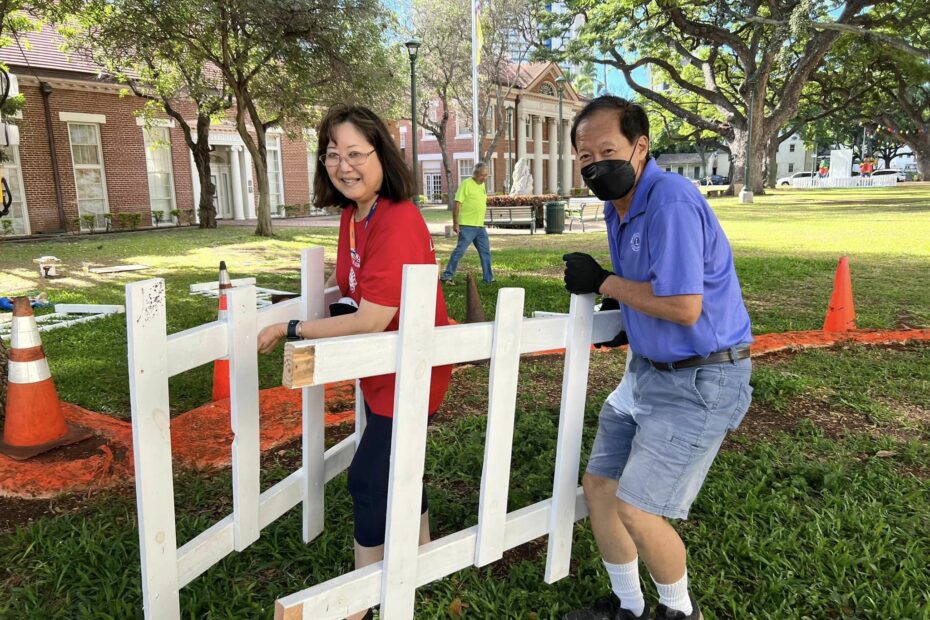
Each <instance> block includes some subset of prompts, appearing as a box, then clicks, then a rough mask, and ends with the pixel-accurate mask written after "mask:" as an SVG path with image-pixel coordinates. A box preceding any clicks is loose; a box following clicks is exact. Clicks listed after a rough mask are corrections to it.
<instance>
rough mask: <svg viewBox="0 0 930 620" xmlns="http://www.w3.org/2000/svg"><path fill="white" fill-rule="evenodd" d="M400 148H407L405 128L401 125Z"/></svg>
mask: <svg viewBox="0 0 930 620" xmlns="http://www.w3.org/2000/svg"><path fill="white" fill-rule="evenodd" d="M400 148H401V150H403V149H405V148H407V128H406V127H401V130H400Z"/></svg>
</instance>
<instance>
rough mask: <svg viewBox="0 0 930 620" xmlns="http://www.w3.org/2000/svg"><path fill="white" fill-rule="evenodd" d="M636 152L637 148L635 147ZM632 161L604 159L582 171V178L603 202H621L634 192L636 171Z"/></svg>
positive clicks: (631, 156)
mask: <svg viewBox="0 0 930 620" xmlns="http://www.w3.org/2000/svg"><path fill="white" fill-rule="evenodd" d="M633 152H636V147H635V146H634V147H633ZM632 159H633V153H630V159H627V160H623V159H602V160H601V161H597V162H594V163H593V164H588V165H587V166H585V167H584V168H582V169H581V178H582V179H584V182H585V185H587V186H588V187H589V188H591V191H592V192H594V195H595V196H597V197H598V198H600V199H601V200H620V199H621V198H625V197H626V195H627V194H629V193H630V192H631V191H633V186H634V185H635V184H636V170H635V169H634V168H633V164H632V163H630V162H631V160H632Z"/></svg>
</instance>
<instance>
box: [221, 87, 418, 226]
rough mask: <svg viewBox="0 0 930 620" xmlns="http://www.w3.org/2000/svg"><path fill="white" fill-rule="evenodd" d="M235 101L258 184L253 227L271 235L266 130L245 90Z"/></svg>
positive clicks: (239, 126) (238, 125)
mask: <svg viewBox="0 0 930 620" xmlns="http://www.w3.org/2000/svg"><path fill="white" fill-rule="evenodd" d="M236 101H237V105H239V106H242V108H240V109H239V110H237V114H236V130H237V131H238V132H239V137H240V138H242V142H243V143H244V144H245V148H247V149H248V150H249V154H250V155H251V156H252V164H253V165H254V166H255V183H256V185H258V208H257V210H256V214H255V215H256V217H257V218H258V225H257V226H256V227H255V234H256V235H257V236H259V237H271V236H272V235H273V234H274V233H273V231H272V227H271V185H270V184H269V183H268V148H267V147H266V146H265V138H266V136H267V133H268V131H267V128H266V127H265V126H264V125H263V124H262V122H261V118H260V117H259V115H258V109H257V108H256V107H255V103H254V102H253V101H252V100H251V99H250V97H249V94H248V93H247V92H239V93H236ZM245 110H248V112H249V119H250V120H251V121H252V127H253V129H254V130H255V137H254V138H253V137H252V134H250V133H249V128H248V127H247V126H246V124H245V115H244V112H245ZM414 139H416V136H414Z"/></svg>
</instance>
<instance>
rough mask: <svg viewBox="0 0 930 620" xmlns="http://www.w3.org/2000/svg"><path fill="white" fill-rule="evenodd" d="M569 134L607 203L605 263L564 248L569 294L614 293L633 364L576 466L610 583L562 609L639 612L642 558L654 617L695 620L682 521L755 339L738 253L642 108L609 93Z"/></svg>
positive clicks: (595, 613) (643, 613) (739, 390)
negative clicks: (659, 150) (652, 132)
mask: <svg viewBox="0 0 930 620" xmlns="http://www.w3.org/2000/svg"><path fill="white" fill-rule="evenodd" d="M571 140H572V145H573V146H574V147H575V152H576V157H577V160H578V163H579V165H580V166H581V175H582V178H583V179H584V181H585V183H586V184H587V185H588V187H589V188H590V189H591V190H592V191H593V192H594V193H595V195H597V197H598V198H600V199H601V200H604V201H605V206H604V221H605V222H606V224H607V241H608V246H609V250H610V256H611V262H612V266H613V271H609V270H607V269H604V268H603V267H601V265H600V264H598V262H597V261H596V260H595V259H594V258H592V257H591V256H590V255H588V254H583V253H580V252H573V253H571V254H566V255H565V256H564V257H563V259H564V260H565V263H566V266H565V286H566V288H567V289H568V291H569V292H570V293H574V294H589V293H596V294H600V295H604V296H607V297H610V298H612V299H614V300H616V301H617V302H618V303H619V304H620V309H621V312H622V315H623V324H624V327H625V331H626V337H627V338H628V340H629V343H630V350H629V352H628V354H627V355H628V356H629V359H628V367H627V371H626V372H625V373H624V375H623V379H622V380H621V382H620V385H619V386H618V388H617V389H616V390H615V391H614V393H613V394H611V395H610V397H609V398H608V399H607V402H605V403H604V406H603V408H602V409H601V414H600V418H599V421H598V429H597V435H596V436H595V439H594V445H593V447H592V448H591V456H590V458H589V460H588V466H587V471H586V472H585V475H584V482H583V486H584V494H585V500H586V502H587V504H588V511H589V513H590V516H591V529H592V531H593V532H594V538H595V541H596V542H597V548H598V550H599V551H600V554H601V558H602V560H603V563H604V568H605V569H606V571H607V574H608V576H609V578H610V585H611V592H610V594H609V595H608V596H606V597H604V598H602V599H600V600H598V601H596V602H595V603H594V604H593V605H592V606H591V607H588V608H586V609H581V610H578V611H574V612H572V613H570V614H568V615H567V616H566V618H567V619H570V620H645V619H646V618H649V617H650V614H649V606H648V605H647V604H646V601H645V600H644V597H643V592H642V587H641V584H640V579H639V559H640V558H642V560H643V562H644V563H645V565H646V568H647V569H648V570H649V574H650V575H651V576H652V580H653V581H654V582H655V584H656V589H657V590H658V593H659V603H658V606H657V607H656V610H655V618H657V619H659V620H700V619H701V618H702V617H703V616H702V614H701V611H700V609H699V607H698V603H697V601H696V599H695V598H694V596H693V595H692V594H691V591H690V589H689V583H688V571H687V553H686V550H685V544H684V542H683V541H682V539H681V537H680V536H679V535H678V533H677V532H676V530H675V528H674V527H672V525H671V524H670V523H669V521H668V519H685V518H687V517H688V511H689V509H690V507H691V504H692V502H694V500H695V498H696V497H697V495H698V492H699V491H700V489H701V486H702V485H703V483H704V479H705V477H706V475H707V472H708V470H709V469H710V466H711V463H713V461H714V458H715V457H716V455H717V451H718V450H719V449H720V444H721V443H722V442H723V439H724V437H725V436H726V434H727V433H728V432H729V431H732V430H734V429H735V428H736V427H737V426H738V425H739V423H740V422H741V421H742V419H743V416H744V415H745V413H746V410H747V409H748V408H749V402H750V399H751V394H752V388H751V387H750V385H749V378H750V374H751V368H752V366H751V362H750V358H749V343H750V342H751V341H752V335H751V330H750V322H749V315H748V313H747V312H746V307H745V305H744V304H743V298H742V294H741V292H740V286H739V281H738V279H737V277H736V271H735V269H734V266H733V254H732V252H731V250H730V244H729V242H728V241H727V238H726V235H725V234H724V232H723V229H722V228H721V227H720V223H719V222H718V221H717V218H716V216H715V215H714V212H713V211H712V210H711V208H710V206H709V205H708V204H707V201H706V200H705V199H704V198H703V197H702V196H701V193H700V191H698V189H697V188H696V187H695V186H694V184H693V183H691V182H690V181H688V180H687V179H685V178H684V177H682V176H680V175H677V174H671V173H667V172H663V171H662V170H660V169H659V167H658V166H657V165H656V163H655V160H654V159H653V158H652V157H650V155H649V119H648V118H647V116H646V112H645V111H644V110H643V108H642V107H641V106H639V105H636V104H633V103H630V102H629V101H627V100H626V99H621V98H619V97H614V96H609V95H605V96H601V97H598V98H596V99H594V100H592V101H591V102H589V103H588V104H587V105H586V106H585V108H584V109H583V110H582V111H581V112H580V113H579V114H578V116H576V117H575V122H574V125H573V126H572V130H571Z"/></svg>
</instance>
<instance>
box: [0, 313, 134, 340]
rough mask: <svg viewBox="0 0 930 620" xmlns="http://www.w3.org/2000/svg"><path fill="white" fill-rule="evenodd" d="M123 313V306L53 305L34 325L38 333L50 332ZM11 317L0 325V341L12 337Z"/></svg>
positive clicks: (38, 317)
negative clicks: (37, 328)
mask: <svg viewBox="0 0 930 620" xmlns="http://www.w3.org/2000/svg"><path fill="white" fill-rule="evenodd" d="M123 312H125V308H123V306H118V305H108V304H55V311H54V312H52V313H51V314H40V315H39V316H37V317H36V324H37V325H38V326H39V331H40V332H50V331H52V330H55V329H62V328H65V327H71V326H72V325H79V324H81V323H89V322H90V321H96V320H97V319H102V318H104V317H108V316H110V315H113V314H122V313H123ZM12 331H13V322H12V317H10V320H9V321H7V322H4V323H0V339H3V340H9V339H10V338H11V337H12V335H13V334H12Z"/></svg>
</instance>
